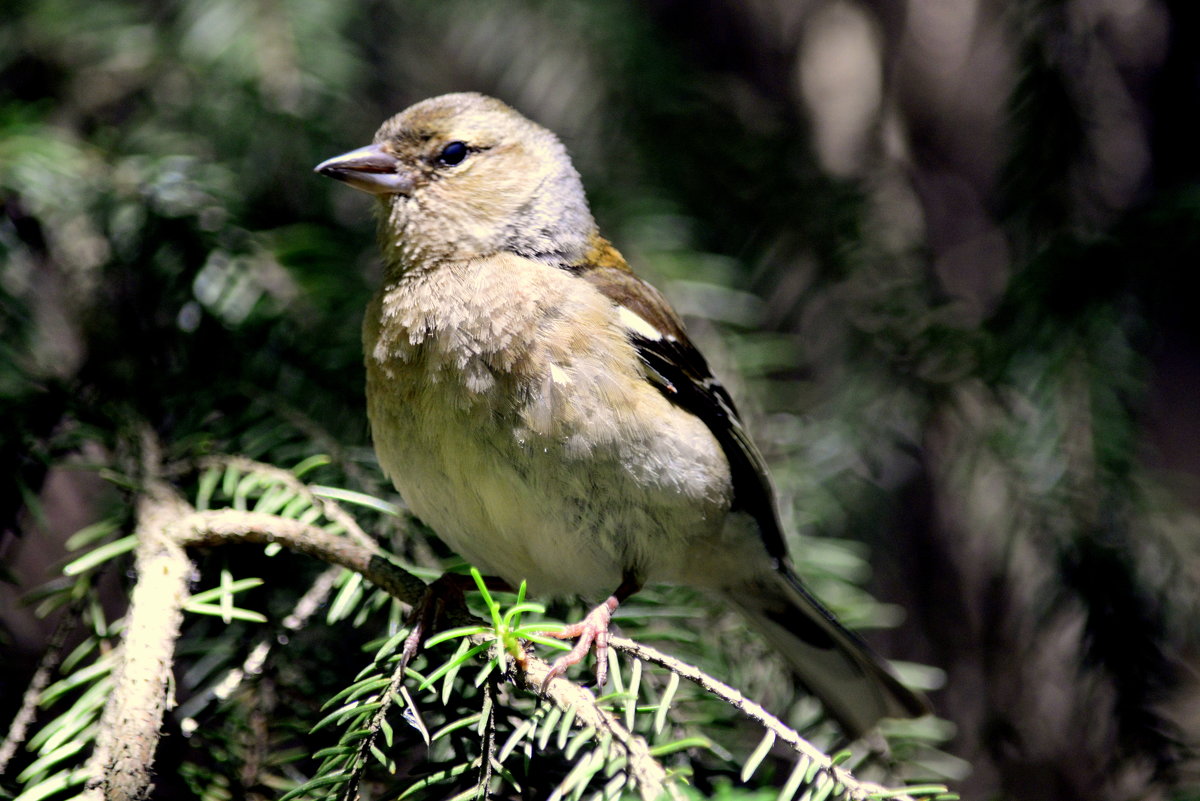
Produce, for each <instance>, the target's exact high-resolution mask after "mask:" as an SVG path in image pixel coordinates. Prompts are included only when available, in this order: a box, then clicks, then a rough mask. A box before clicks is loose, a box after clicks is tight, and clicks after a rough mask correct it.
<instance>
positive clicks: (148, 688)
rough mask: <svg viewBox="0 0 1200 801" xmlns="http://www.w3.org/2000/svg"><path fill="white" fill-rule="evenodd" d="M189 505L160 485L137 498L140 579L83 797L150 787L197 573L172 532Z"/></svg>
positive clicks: (137, 794) (120, 795) (133, 793)
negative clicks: (191, 583) (190, 584)
mask: <svg viewBox="0 0 1200 801" xmlns="http://www.w3.org/2000/svg"><path fill="white" fill-rule="evenodd" d="M190 508H191V507H189V506H188V505H187V504H186V503H184V502H183V501H182V500H181V499H180V498H179V497H178V496H176V495H175V493H174V491H173V490H171V489H169V488H168V487H166V486H165V485H162V484H159V483H156V484H154V485H152V486H151V488H150V489H149V490H147V491H146V492H145V493H144V494H143V495H142V496H141V498H140V499H139V501H138V511H137V518H138V522H137V530H136V534H137V538H138V547H137V556H136V568H137V576H138V579H137V584H136V585H134V588H133V594H132V595H131V597H130V602H129V612H128V614H127V616H126V628H125V637H124V640H123V642H122V644H121V660H120V662H119V663H118V667H117V669H116V672H115V675H114V676H113V692H112V695H111V696H109V699H108V703H107V704H106V705H105V707H104V714H103V716H102V717H101V719H100V726H99V729H98V731H97V733H96V749H95V751H94V752H93V753H92V757H91V759H90V760H89V763H88V774H89V777H90V778H89V779H88V781H87V784H86V787H85V790H84V797H85V798H88V799H105V800H106V801H127V800H128V801H134V800H135V799H140V798H144V797H145V796H146V795H147V794H148V793H149V791H150V789H151V786H152V785H151V784H150V766H151V764H152V763H153V760H154V749H155V747H156V746H157V745H158V737H159V730H160V728H161V726H162V719H163V713H164V712H165V711H166V709H167V708H168V707H170V706H172V705H173V704H174V699H173V698H171V697H170V693H169V691H168V683H169V681H170V678H171V665H172V662H173V657H174V651H175V640H176V639H177V638H178V637H179V626H180V623H181V622H182V620H183V604H184V603H185V602H186V601H187V598H188V589H187V585H188V581H189V580H190V578H191V575H192V571H193V568H192V563H191V562H189V561H188V558H187V556H186V555H185V554H184V552H183V548H182V547H180V545H179V543H177V542H174V541H173V540H172V538H171V537H170V535H169V534H168V532H169V529H170V527H171V525H172V524H173V523H174V522H175V521H176V520H177V519H179V518H180V517H181V516H182V515H184V514H186V512H187V510H189V509H190Z"/></svg>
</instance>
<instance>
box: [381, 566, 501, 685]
mask: <svg viewBox="0 0 1200 801" xmlns="http://www.w3.org/2000/svg"><path fill="white" fill-rule="evenodd" d="M484 584H485V586H487V588H488V589H490V590H502V591H511V590H512V588H511V587H510V586H509V585H508V583H507V582H506V581H504V580H503V579H500V578H496V577H495V576H487V577H486V578H484ZM475 588H476V587H475V580H474V579H472V578H471V577H470V576H464V575H462V574H460V573H446V574H444V575H442V576H441V577H439V578H437V579H435V580H434V581H433V583H432V584H430V585H429V586H428V587H426V588H425V592H424V593H423V594H422V595H421V600H420V601H418V602H417V605H416V606H414V607H413V610H412V614H411V615H410V616H409V625H410V626H411V627H412V631H410V632H409V633H408V636H407V637H405V638H404V649H403V650H402V651H401V652H400V669H401V670H403V669H404V668H405V667H407V666H408V663H409V662H410V661H411V660H412V658H413V657H414V656H416V655H417V652H418V651H420V650H421V644H422V643H423V642H425V638H426V637H428V636H429V635H430V634H432V633H433V632H434V631H435V630H436V628H437V623H438V620H439V619H441V618H450V619H454V618H455V617H464V618H465V617H468V613H467V602H466V599H465V598H464V597H463V596H464V594H465V593H466V592H467V590H473V589H475Z"/></svg>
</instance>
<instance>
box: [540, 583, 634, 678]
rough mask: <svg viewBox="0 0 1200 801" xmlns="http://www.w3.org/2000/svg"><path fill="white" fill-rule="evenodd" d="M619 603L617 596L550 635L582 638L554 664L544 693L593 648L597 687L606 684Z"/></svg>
mask: <svg viewBox="0 0 1200 801" xmlns="http://www.w3.org/2000/svg"><path fill="white" fill-rule="evenodd" d="M617 603H618V602H617V599H616V597H612V598H609V599H608V600H607V601H605V602H604V603H602V604H600V605H599V606H597V607H596V608H595V609H593V610H592V611H591V612H588V614H587V616H586V617H584V619H583V620H581V621H579V622H578V623H573V624H571V625H570V626H567V627H566V628H564V629H563V630H562V631H557V632H553V633H550V634H549V636H551V637H555V638H557V639H562V640H570V639H575V638H578V639H576V641H575V647H573V648H572V649H571V650H570V651H568V652H567V653H565V654H563V655H562V656H560V657H559V658H558V659H556V660H554V664H553V665H551V666H550V672H549V673H547V674H546V678H545V679H543V680H542V692H543V693H544V692H545V691H546V688H547V687H548V686H549V685H550V682H551V681H553V680H554V679H556V678H558V677H559V676H561V675H563V674H564V673H566V672H567V668H569V667H571V666H572V665H577V664H579V663H580V662H582V661H583V659H584V657H586V656H587V654H588V651H590V650H592V648H593V647H594V648H595V650H596V686H597V687H603V686H604V683H605V681H607V680H608V638H609V633H608V626H609V623H610V622H612V615H613V612H614V611H616V608H617Z"/></svg>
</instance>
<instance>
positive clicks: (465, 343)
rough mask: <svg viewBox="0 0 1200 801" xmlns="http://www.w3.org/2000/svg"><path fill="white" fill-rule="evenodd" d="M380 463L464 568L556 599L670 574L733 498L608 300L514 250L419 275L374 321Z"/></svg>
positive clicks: (710, 453)
mask: <svg viewBox="0 0 1200 801" xmlns="http://www.w3.org/2000/svg"><path fill="white" fill-rule="evenodd" d="M364 344H365V358H366V367H367V397H368V412H369V415H370V419H371V428H372V435H373V438H374V441H375V448H376V452H377V454H378V456H379V460H380V463H381V465H382V466H383V468H384V470H385V471H386V472H387V473H388V475H389V476H390V477H391V479H392V480H393V481H394V482H395V484H396V487H397V489H398V490H399V491H400V493H401V495H402V496H403V497H404V499H405V501H406V502H407V503H408V504H409V506H410V507H411V508H412V510H413V512H414V513H416V514H417V515H418V516H420V517H421V518H422V519H423V520H424V521H425V522H426V523H428V524H429V525H431V526H432V527H433V528H434V530H435V531H436V532H437V533H438V534H439V536H441V537H442V538H443V539H444V540H446V541H447V543H448V544H450V545H451V547H453V548H454V549H455V550H456V551H458V552H459V553H460V554H461V555H462V556H463V557H464V558H466V559H467V560H468V561H470V562H472V563H473V564H476V565H478V566H479V567H480V568H481V569H483V570H486V571H489V572H493V573H496V574H498V575H501V576H503V577H504V578H506V579H507V580H509V581H510V582H519V581H521V580H522V579H527V580H529V582H530V584H531V586H532V587H533V588H534V589H535V590H540V591H543V592H547V593H551V594H582V595H585V596H599V597H602V596H603V595H607V594H608V593H610V592H612V591H613V590H614V589H615V588H616V586H617V585H618V584H619V583H620V581H621V579H622V576H623V574H624V573H626V572H634V573H636V574H638V575H639V576H640V577H642V578H644V579H646V580H654V579H658V578H662V579H673V578H675V577H674V576H672V575H670V573H671V570H672V569H673V568H672V566H673V565H678V564H682V563H684V562H686V558H685V557H686V552H687V550H688V549H689V543H691V542H695V541H697V540H705V539H706V538H707V539H711V538H715V537H718V536H719V532H720V530H721V527H722V524H723V521H724V517H725V513H726V512H727V511H728V508H729V504H730V499H731V494H732V489H731V482H730V479H729V467H728V463H727V461H726V459H725V457H724V455H723V453H722V451H721V449H720V446H719V445H718V443H717V442H716V440H715V438H714V437H713V436H712V434H711V433H710V432H709V430H708V429H707V427H706V426H705V425H704V424H703V423H702V422H701V421H700V420H699V419H698V418H696V417H694V416H693V415H691V414H689V413H687V412H685V411H683V410H681V409H679V408H678V407H676V406H674V405H672V404H671V403H670V402H669V401H667V400H666V399H665V398H664V397H663V396H662V395H661V393H659V391H658V390H656V389H655V388H654V387H653V386H651V385H650V384H649V383H648V382H646V381H645V380H644V376H643V374H642V367H641V363H640V362H639V360H638V357H637V355H636V353H635V352H634V350H633V347H632V346H631V345H630V343H629V342H628V340H627V338H626V335H625V333H624V329H623V327H622V326H621V325H620V324H619V321H618V320H617V313H616V310H615V309H614V307H613V305H612V303H611V302H610V301H609V300H608V299H607V298H605V297H603V296H602V295H601V294H600V293H599V292H597V291H595V290H594V289H593V288H592V287H590V286H589V285H588V284H587V283H586V282H584V281H580V280H578V279H577V278H575V277H574V276H572V275H570V274H569V273H566V272H564V271H561V270H558V269H556V268H553V267H550V266H547V265H543V264H540V263H538V262H533V261H530V260H527V259H523V258H520V257H517V256H509V255H504V256H497V257H493V258H492V259H488V260H482V261H480V262H468V263H463V264H457V265H453V266H447V267H442V268H439V269H438V270H436V271H430V272H428V273H424V274H419V275H406V276H404V277H402V278H400V279H398V280H397V281H394V282H392V283H391V284H390V285H388V286H385V287H384V288H383V289H382V290H381V291H380V293H379V294H378V295H377V296H376V297H375V299H374V300H373V301H372V304H371V306H370V308H369V309H368V314H367V318H366V321H365V323H364Z"/></svg>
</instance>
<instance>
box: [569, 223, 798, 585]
mask: <svg viewBox="0 0 1200 801" xmlns="http://www.w3.org/2000/svg"><path fill="white" fill-rule="evenodd" d="M566 269H568V270H569V271H571V272H572V273H575V274H576V275H578V276H579V277H580V278H582V279H584V280H585V281H587V282H588V283H590V284H591V285H592V286H594V287H595V288H596V289H597V290H599V291H600V292H601V293H602V294H603V295H604V296H605V297H607V298H609V299H610V300H611V301H612V302H613V303H614V304H616V305H617V307H618V309H619V314H620V317H621V321H622V323H623V324H624V325H625V328H626V331H627V334H628V336H629V341H630V342H631V343H632V344H633V346H634V348H635V349H636V350H637V353H638V356H639V357H641V360H642V364H643V365H644V368H645V373H646V379H647V380H648V381H649V382H650V383H651V384H653V385H654V386H655V387H656V388H657V389H658V391H659V392H661V393H662V394H663V395H664V396H665V397H666V398H667V399H668V400H670V401H671V402H672V403H674V404H675V405H677V406H679V407H680V408H681V409H684V410H686V411H688V412H690V413H691V414H694V415H695V416H696V417H698V418H700V420H702V421H703V422H704V424H705V425H707V426H708V429H709V430H710V431H711V432H712V433H713V436H714V437H716V439H717V442H718V443H720V445H721V449H722V450H723V451H724V452H725V458H726V459H727V460H728V461H729V469H730V473H731V474H732V479H733V495H734V497H733V508H734V509H738V510H741V511H744V512H746V513H747V514H749V515H750V516H751V517H753V518H754V519H755V521H756V522H757V523H758V526H759V530H760V531H761V533H762V538H763V544H764V545H765V546H766V549H767V553H768V554H770V556H771V558H772V559H774V560H775V561H776V562H777V563H780V564H782V562H783V560H784V558H785V556H786V554H787V547H786V545H785V544H784V540H783V533H782V531H781V529H780V525H779V516H778V512H777V511H776V507H775V491H774V489H773V488H772V487H771V479H770V477H769V474H768V473H767V465H766V462H765V461H764V460H763V457H762V454H760V453H759V452H758V448H757V447H755V445H754V443H753V441H751V439H750V436H749V434H748V433H747V432H746V429H745V427H744V426H743V425H742V420H741V417H740V416H739V415H738V411H737V407H736V406H734V403H733V399H732V398H731V397H730V396H729V393H728V392H727V391H726V390H725V387H723V386H722V385H721V382H720V381H718V380H717V379H716V378H715V377H713V374H712V372H711V371H710V370H709V369H708V363H707V362H706V361H705V360H704V356H703V355H701V353H700V351H699V350H697V349H696V346H695V345H693V344H692V342H691V340H690V339H688V336H687V334H686V333H685V332H684V329H683V323H682V321H681V320H680V319H679V316H678V315H677V314H676V313H675V310H674V309H672V308H671V306H670V304H669V303H667V301H666V299H665V298H664V297H663V296H662V294H661V293H660V292H659V291H658V290H657V289H655V288H654V287H653V286H651V285H650V284H647V283H646V282H645V281H643V280H642V279H640V278H638V277H637V276H636V275H634V274H633V272H632V271H631V270H630V269H629V267H628V265H627V264H626V263H625V260H624V258H622V257H621V255H620V253H618V252H617V251H616V249H615V248H613V247H612V245H610V244H609V243H608V242H606V241H604V240H598V241H597V243H596V246H595V247H594V248H593V250H592V252H591V253H590V254H589V258H587V259H586V260H584V262H583V263H581V264H578V265H570V266H568V267H567V268H566Z"/></svg>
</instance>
